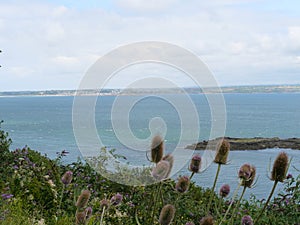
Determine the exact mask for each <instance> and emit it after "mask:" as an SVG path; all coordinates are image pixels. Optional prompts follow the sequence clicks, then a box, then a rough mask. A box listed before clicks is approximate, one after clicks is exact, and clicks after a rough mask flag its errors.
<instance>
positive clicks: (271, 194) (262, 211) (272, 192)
mask: <svg viewBox="0 0 300 225" xmlns="http://www.w3.org/2000/svg"><path fill="white" fill-rule="evenodd" d="M277 184H278V181H277V180H276V181H275V182H274V185H273V188H272V191H271V193H270V195H269V197H268V200H267V201H266V204H265V205H264V208H263V209H262V210H261V211H260V214H259V215H258V217H257V218H256V220H255V222H254V224H256V223H257V222H258V221H259V219H260V218H261V216H262V214H263V213H264V211H265V209H266V208H267V206H268V204H269V202H270V200H271V198H272V196H273V194H274V191H275V188H276V186H277Z"/></svg>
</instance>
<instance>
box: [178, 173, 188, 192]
mask: <svg viewBox="0 0 300 225" xmlns="http://www.w3.org/2000/svg"><path fill="white" fill-rule="evenodd" d="M189 185H190V179H189V177H188V176H182V177H180V178H179V179H178V181H177V183H176V185H175V189H176V191H178V192H180V193H184V192H186V191H187V190H188V189H189Z"/></svg>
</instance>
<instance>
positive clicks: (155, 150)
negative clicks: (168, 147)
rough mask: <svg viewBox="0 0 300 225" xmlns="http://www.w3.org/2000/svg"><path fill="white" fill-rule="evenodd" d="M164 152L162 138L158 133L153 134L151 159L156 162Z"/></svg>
mask: <svg viewBox="0 0 300 225" xmlns="http://www.w3.org/2000/svg"><path fill="white" fill-rule="evenodd" d="M163 154H164V140H163V139H162V137H161V136H160V135H156V136H154V138H153V139H152V144H151V161H152V162H154V163H158V162H159V161H160V160H161V159H162V157H163Z"/></svg>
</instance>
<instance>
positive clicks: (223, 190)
mask: <svg viewBox="0 0 300 225" xmlns="http://www.w3.org/2000/svg"><path fill="white" fill-rule="evenodd" d="M229 192H230V186H229V185H228V184H224V185H222V187H221V188H220V196H221V197H223V198H225V197H227V195H228V194H229Z"/></svg>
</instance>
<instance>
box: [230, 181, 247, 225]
mask: <svg viewBox="0 0 300 225" xmlns="http://www.w3.org/2000/svg"><path fill="white" fill-rule="evenodd" d="M246 188H247V187H246V186H244V188H243V192H242V194H241V196H240V198H239V200H238V202H237V203H236V207H235V208H234V209H233V212H232V215H231V224H233V223H232V222H233V219H234V217H235V211H236V210H237V209H238V208H239V206H240V202H241V200H242V198H243V196H244V194H245V191H246Z"/></svg>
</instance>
